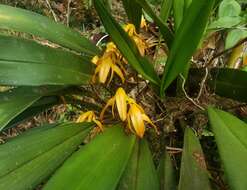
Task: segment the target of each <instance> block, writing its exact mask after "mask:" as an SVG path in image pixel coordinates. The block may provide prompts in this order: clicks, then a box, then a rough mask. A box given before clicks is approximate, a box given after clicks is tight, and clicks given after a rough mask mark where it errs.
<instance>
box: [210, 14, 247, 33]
mask: <svg viewBox="0 0 247 190" xmlns="http://www.w3.org/2000/svg"><path fill="white" fill-rule="evenodd" d="M242 21H243V19H242V17H240V16H237V17H221V18H219V19H218V20H216V21H214V22H212V23H211V24H210V25H209V26H208V29H210V30H212V29H220V28H232V27H234V26H237V25H238V24H240V23H241V22H242Z"/></svg>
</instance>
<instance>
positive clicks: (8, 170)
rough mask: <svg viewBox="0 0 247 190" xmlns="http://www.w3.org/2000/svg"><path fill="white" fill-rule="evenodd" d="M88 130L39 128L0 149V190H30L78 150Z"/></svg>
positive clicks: (69, 126)
mask: <svg viewBox="0 0 247 190" xmlns="http://www.w3.org/2000/svg"><path fill="white" fill-rule="evenodd" d="M90 126H91V125H89V124H73V123H68V124H63V125H58V126H56V127H52V126H43V127H39V128H35V129H33V130H30V131H29V132H26V133H24V134H23V135H21V136H19V137H17V138H15V139H13V140H10V141H9V142H7V143H6V144H4V145H0V189H5V190H13V189H15V190H26V189H34V188H35V187H36V186H37V185H38V184H40V183H41V182H43V180H45V179H47V177H49V176H50V175H51V174H52V173H53V172H54V171H55V170H56V169H57V168H58V167H59V166H60V165H61V164H62V163H63V162H64V160H66V158H68V157H69V156H70V155H71V154H72V153H73V152H74V151H75V150H76V149H77V148H78V146H79V145H80V144H81V143H82V141H83V139H84V138H85V137H86V136H87V135H88V133H89V131H90Z"/></svg>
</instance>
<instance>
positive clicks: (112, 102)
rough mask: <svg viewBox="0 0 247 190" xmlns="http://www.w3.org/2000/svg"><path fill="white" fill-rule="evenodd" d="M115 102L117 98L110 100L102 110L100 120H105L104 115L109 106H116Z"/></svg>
mask: <svg viewBox="0 0 247 190" xmlns="http://www.w3.org/2000/svg"><path fill="white" fill-rule="evenodd" d="M114 101H115V98H114V97H113V98H111V99H110V100H108V102H107V103H106V105H105V107H104V108H103V109H102V111H101V113H100V120H101V121H102V120H103V118H104V114H105V111H106V110H107V108H108V107H109V106H113V105H114Z"/></svg>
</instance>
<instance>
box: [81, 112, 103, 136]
mask: <svg viewBox="0 0 247 190" xmlns="http://www.w3.org/2000/svg"><path fill="white" fill-rule="evenodd" d="M76 122H77V123H81V122H94V123H95V124H96V125H97V126H98V127H99V128H100V130H101V131H103V125H102V123H101V122H100V121H99V120H97V119H96V115H95V113H94V112H93V111H87V112H85V113H82V114H81V115H80V116H79V117H78V119H77V120H76Z"/></svg>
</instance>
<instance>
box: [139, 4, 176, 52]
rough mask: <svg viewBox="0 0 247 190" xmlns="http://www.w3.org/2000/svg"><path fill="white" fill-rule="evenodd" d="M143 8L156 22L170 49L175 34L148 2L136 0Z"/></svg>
mask: <svg viewBox="0 0 247 190" xmlns="http://www.w3.org/2000/svg"><path fill="white" fill-rule="evenodd" d="M136 1H137V2H138V3H139V4H140V5H141V6H142V8H143V10H144V11H145V12H146V13H147V14H148V15H149V16H150V17H151V18H152V19H153V20H154V22H155V23H156V24H157V25H158V26H159V30H160V32H161V34H162V36H163V38H164V39H165V41H166V43H167V46H168V47H169V48H170V47H171V45H172V42H173V39H174V36H173V33H172V32H171V31H170V29H169V28H168V27H167V25H166V23H165V22H164V21H163V20H162V19H161V18H160V17H159V16H157V15H156V14H155V12H154V11H153V10H152V8H151V7H150V5H149V3H148V2H147V1H146V0H136Z"/></svg>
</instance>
